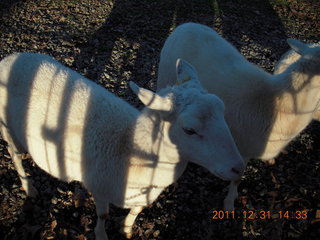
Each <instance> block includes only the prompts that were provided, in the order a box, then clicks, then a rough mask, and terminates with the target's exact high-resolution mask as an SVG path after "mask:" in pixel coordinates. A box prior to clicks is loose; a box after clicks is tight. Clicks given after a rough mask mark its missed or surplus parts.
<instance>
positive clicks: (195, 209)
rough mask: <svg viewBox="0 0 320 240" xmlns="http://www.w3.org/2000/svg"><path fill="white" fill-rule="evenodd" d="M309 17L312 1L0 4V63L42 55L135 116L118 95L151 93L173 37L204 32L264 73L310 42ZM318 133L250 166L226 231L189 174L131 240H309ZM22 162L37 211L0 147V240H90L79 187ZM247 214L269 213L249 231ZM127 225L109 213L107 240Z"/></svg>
mask: <svg viewBox="0 0 320 240" xmlns="http://www.w3.org/2000/svg"><path fill="white" fill-rule="evenodd" d="M319 16H320V2H319V1H318V0H270V1H267V0H250V1H249V0H189V1H183V0H175V1H173V0H162V1H155V0H113V1H111V0H107V1H98V0H82V1H76V0H69V1H67V0H42V1H40V0H2V1H0V59H2V58H3V57H5V56H7V55H9V54H11V53H14V52H24V51H29V52H40V53H45V54H48V55H50V56H53V57H55V58H56V59H58V60H59V61H61V62H63V63H64V64H65V65H67V66H69V67H70V68H72V69H74V70H76V71H78V72H80V73H81V74H83V75H84V76H86V77H88V78H89V79H92V80H93V81H96V82H98V83H100V84H101V85H103V86H104V87H106V88H107V89H108V90H110V91H112V92H114V93H115V94H117V95H118V96H119V97H122V98H124V99H126V100H127V101H129V102H130V103H132V104H134V105H135V106H137V107H141V104H140V103H139V102H138V100H137V99H136V97H135V96H134V95H133V94H132V93H131V92H130V90H129V89H128V88H127V83H128V81H130V80H133V81H136V82H137V83H138V84H140V85H141V86H144V87H147V88H150V89H155V80H156V74H157V64H158V62H159V53H160V50H161V47H162V45H163V43H164V41H165V39H166V38H167V36H168V35H169V34H170V32H171V31H172V30H173V29H174V28H175V27H176V26H177V25H179V24H181V23H184V22H190V21H193V22H199V23H203V24H206V25H208V26H211V27H213V28H215V29H216V30H217V31H218V32H219V33H220V34H221V35H222V36H223V37H225V38H226V39H227V40H228V41H230V42H231V43H232V44H234V45H235V46H236V47H237V48H238V49H239V50H240V51H241V53H242V54H243V55H244V56H245V57H247V59H248V60H249V61H251V62H253V63H256V64H258V65H259V66H261V67H262V68H263V69H265V70H267V71H269V72H272V70H273V67H274V65H275V63H276V61H277V60H279V59H280V56H281V54H283V53H284V52H285V51H286V50H288V45H287V44H286V39H287V38H296V39H300V40H302V41H305V42H317V41H319V39H320V19H319ZM319 129H320V124H319V123H318V122H313V123H312V124H310V126H309V127H308V128H307V129H306V130H305V131H304V132H303V133H301V134H300V136H299V137H298V138H297V139H296V140H295V141H294V142H292V143H291V144H290V145H289V146H288V147H287V148H286V149H285V150H284V151H282V153H281V154H280V155H279V156H278V157H277V159H276V164H275V165H273V166H268V165H266V164H264V163H262V162H261V161H258V160H252V161H251V163H250V164H249V166H248V168H247V171H246V175H245V176H244V179H243V181H242V183H241V185H240V189H239V190H240V197H239V199H238V200H237V202H236V209H237V210H236V217H235V219H232V217H231V216H230V217H229V219H226V215H224V216H221V218H222V219H212V218H213V216H214V212H213V211H215V210H216V211H219V210H221V207H222V202H223V199H224V197H225V195H226V192H227V191H226V186H227V185H228V183H227V182H224V181H222V180H220V179H218V178H216V177H215V176H213V175H211V174H210V173H209V172H208V171H207V170H205V169H203V168H201V167H199V166H196V165H193V164H189V166H188V168H187V170H186V172H185V173H184V174H183V176H182V177H181V179H180V180H179V181H178V185H177V187H173V186H170V187H168V188H167V189H166V190H165V191H164V192H163V193H162V194H161V195H160V196H159V198H158V200H157V201H155V202H154V203H153V204H152V205H151V206H149V207H147V208H146V209H145V210H144V211H143V212H142V213H141V214H140V215H139V216H138V218H137V221H136V224H135V226H134V236H133V239H176V240H180V239H320V201H319V200H320V184H319V179H320V160H319V158H320V136H319V134H318V132H319ZM24 162H25V167H26V169H27V171H28V173H29V175H30V178H31V179H33V180H34V182H35V186H36V188H37V189H38V190H39V192H40V196H39V197H38V198H37V199H29V198H27V197H26V195H25V192H24V191H23V189H21V183H20V181H19V178H18V176H17V173H16V171H15V169H14V166H13V164H12V162H11V159H10V156H9V154H8V152H7V149H6V143H5V142H4V141H2V140H1V141H0V182H1V185H0V204H1V205H0V239H5V240H9V239H19V240H20V239H21V240H29V239H68V240H70V239H78V240H84V239H94V233H93V228H94V226H95V222H96V214H95V206H94V203H93V199H92V198H91V196H90V195H89V194H88V193H87V192H86V191H85V190H84V189H83V188H82V187H81V185H80V184H79V183H75V182H73V183H70V184H67V183H63V182H60V181H58V180H56V179H54V178H52V177H50V176H48V175H47V174H46V173H44V172H43V171H41V170H40V169H38V168H37V167H36V166H34V163H33V162H32V160H31V159H28V160H25V161H24ZM249 211H253V212H254V213H262V212H259V211H265V212H267V211H270V217H267V218H263V217H261V216H262V215H261V214H260V215H259V216H260V217H261V218H255V219H249V215H250V214H251V213H252V212H249ZM280 211H283V213H286V211H288V213H290V216H289V217H288V218H287V217H286V215H283V216H281V215H280V213H279V212H280ZM303 211H306V214H305V212H303ZM244 212H245V213H246V214H247V215H246V218H244V217H243V214H244ZM126 213H127V210H123V209H119V208H116V207H114V206H113V207H112V208H111V213H110V217H109V220H108V222H107V224H106V229H107V232H108V235H109V239H111V240H115V239H123V237H122V236H121V235H120V234H119V227H120V225H119V224H120V221H121V220H122V219H123V217H124V216H125V214H126ZM299 214H300V215H299ZM238 216H242V217H239V218H238ZM305 217H306V219H303V218H305Z"/></svg>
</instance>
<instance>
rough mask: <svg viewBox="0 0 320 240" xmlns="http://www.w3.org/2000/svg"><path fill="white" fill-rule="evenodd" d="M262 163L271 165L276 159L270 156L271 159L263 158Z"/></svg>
mask: <svg viewBox="0 0 320 240" xmlns="http://www.w3.org/2000/svg"><path fill="white" fill-rule="evenodd" d="M262 161H263V162H264V163H266V164H267V165H269V166H272V165H274V164H275V163H276V160H275V159H274V158H271V159H264V160H262Z"/></svg>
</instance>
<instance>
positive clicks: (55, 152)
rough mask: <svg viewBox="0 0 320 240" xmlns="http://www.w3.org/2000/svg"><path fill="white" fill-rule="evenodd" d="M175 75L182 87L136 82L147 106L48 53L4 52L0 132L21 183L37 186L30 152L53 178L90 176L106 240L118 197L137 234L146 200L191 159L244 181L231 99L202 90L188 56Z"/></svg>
mask: <svg viewBox="0 0 320 240" xmlns="http://www.w3.org/2000/svg"><path fill="white" fill-rule="evenodd" d="M177 78H178V79H179V81H178V82H179V83H181V84H180V85H179V86H178V85H176V86H173V87H169V88H166V89H163V90H162V91H161V92H160V93H159V94H155V93H153V92H151V91H149V90H147V89H143V88H140V87H138V86H137V85H136V84H134V83H132V82H131V83H130V87H131V89H132V90H133V91H134V92H135V93H136V94H137V96H138V97H139V99H140V100H141V101H142V102H143V103H144V104H145V105H146V107H145V109H144V110H143V111H142V112H139V111H138V110H137V109H136V108H134V107H133V106H131V105H129V104H128V103H127V102H125V101H124V100H122V99H120V98H118V97H116V96H114V95H113V94H112V93H110V92H108V91H106V90H105V89H104V88H102V87H100V86H98V85H97V84H95V83H94V82H92V81H89V80H87V79H86V78H84V77H83V76H81V75H79V74H78V73H76V72H74V71H72V70H70V69H68V68H66V67H64V66H62V65H61V64H59V63H58V62H57V61H55V60H54V59H52V58H50V57H48V56H45V55H41V54H32V53H22V54H13V55H10V56H8V57H6V58H5V59H3V60H2V61H1V62H0V96H1V101H0V120H1V132H2V134H3V137H4V139H5V140H6V141H7V142H8V144H9V152H10V154H11V157H12V159H13V162H14V163H15V166H16V168H17V171H18V173H19V175H20V178H21V181H22V185H23V187H24V188H25V189H26V191H27V192H29V194H31V195H34V194H35V191H34V188H31V186H30V184H28V182H27V177H26V174H25V172H24V169H23V167H22V163H21V154H22V153H24V152H29V153H30V154H31V156H32V158H33V160H34V161H35V162H36V164H37V165H38V166H39V167H41V168H42V169H43V170H45V171H46V172H48V173H50V174H51V175H53V176H54V177H56V178H58V179H61V180H64V181H73V180H77V181H80V182H82V183H83V185H84V186H85V187H86V189H87V190H88V191H90V192H91V193H92V195H93V197H94V199H95V203H96V211H97V216H98V220H97V225H96V227H95V234H96V239H99V240H101V239H104V240H105V239H108V237H107V234H106V232H105V228H104V224H105V219H106V217H107V215H108V208H109V204H110V203H113V204H115V205H117V206H119V207H124V208H132V209H131V211H130V213H129V215H128V216H127V218H126V219H125V221H124V229H123V231H124V233H125V234H126V235H127V236H128V237H130V235H131V227H132V225H133V222H134V220H135V218H136V216H137V215H138V214H139V212H141V211H142V207H143V206H145V205H148V204H151V203H152V202H153V201H154V200H155V199H156V198H157V197H158V196H159V194H160V193H161V191H162V190H163V189H164V188H165V187H167V186H168V185H170V184H171V183H173V182H174V181H176V180H177V178H179V177H180V176H181V174H182V172H183V171H184V170H185V168H186V164H187V161H192V162H194V163H197V164H199V165H201V166H203V167H205V168H207V169H208V170H209V171H210V172H212V173H213V174H215V175H217V176H218V177H221V178H223V179H227V180H235V179H238V178H239V177H240V176H241V175H242V174H243V171H244V167H245V165H244V162H243V159H242V157H241V155H240V153H239V152H238V150H237V148H236V145H235V143H234V141H233V138H232V136H231V133H230V131H229V128H228V127H227V124H226V122H225V120H224V104H223V102H222V101H221V100H220V99H219V98H218V97H217V96H215V95H213V94H208V93H207V92H206V91H205V90H203V88H202V87H201V85H200V83H199V81H198V79H197V74H196V72H195V70H194V68H193V67H192V66H191V65H189V64H188V63H187V62H185V61H183V60H181V61H178V62H177ZM186 79H189V81H187V82H185V83H183V81H185V80H186ZM28 185H29V186H28Z"/></svg>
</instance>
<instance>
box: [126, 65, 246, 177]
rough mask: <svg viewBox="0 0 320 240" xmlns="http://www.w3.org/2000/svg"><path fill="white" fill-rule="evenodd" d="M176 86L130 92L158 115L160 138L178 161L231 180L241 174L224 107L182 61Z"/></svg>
mask: <svg viewBox="0 0 320 240" xmlns="http://www.w3.org/2000/svg"><path fill="white" fill-rule="evenodd" d="M176 75H177V82H178V84H177V85H175V86H172V87H167V88H164V89H162V90H161V91H160V92H159V93H153V92H152V91H149V90H146V89H143V88H139V87H138V86H137V85H136V84H133V83H131V84H130V86H131V89H132V90H133V91H134V92H135V93H136V94H137V96H138V97H139V99H140V100H141V101H142V102H143V103H144V104H145V105H146V107H147V108H148V109H151V110H152V111H155V112H156V113H157V114H159V115H160V118H161V120H162V121H163V122H164V123H165V124H166V125H167V128H166V127H164V128H163V129H164V131H166V132H163V133H161V136H167V137H168V138H167V139H165V140H164V141H165V144H166V145H167V146H168V142H169V143H170V144H171V145H172V146H171V147H172V148H175V149H177V152H178V155H177V158H178V159H180V161H181V160H188V161H191V162H194V163H196V164H198V165H201V166H203V167H205V168H207V169H208V170H209V171H210V172H212V173H213V174H215V175H216V176H218V177H220V178H222V179H226V180H234V179H237V178H239V177H240V176H241V175H242V174H243V171H244V161H243V159H242V157H241V155H240V153H239V152H238V149H237V147H236V145H235V142H234V140H233V138H232V136H231V133H230V130H229V128H228V126H227V123H226V121H225V119H224V104H223V102H222V101H221V99H220V98H218V97H217V96H216V95H214V94H209V93H207V92H206V91H205V90H204V89H203V88H202V86H201V84H200V82H199V80H198V75H197V72H196V70H195V69H194V67H193V66H192V65H190V64H189V63H188V62H186V61H184V60H180V59H178V61H177V64H176Z"/></svg>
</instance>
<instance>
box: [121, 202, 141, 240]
mask: <svg viewBox="0 0 320 240" xmlns="http://www.w3.org/2000/svg"><path fill="white" fill-rule="evenodd" d="M142 210H143V207H135V208H132V209H131V210H130V212H129V214H128V216H127V217H126V218H125V219H124V221H123V223H122V229H121V232H122V234H123V235H124V236H125V237H126V238H131V237H132V226H133V224H134V221H135V220H136V218H137V216H138V215H139V213H141V212H142Z"/></svg>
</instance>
